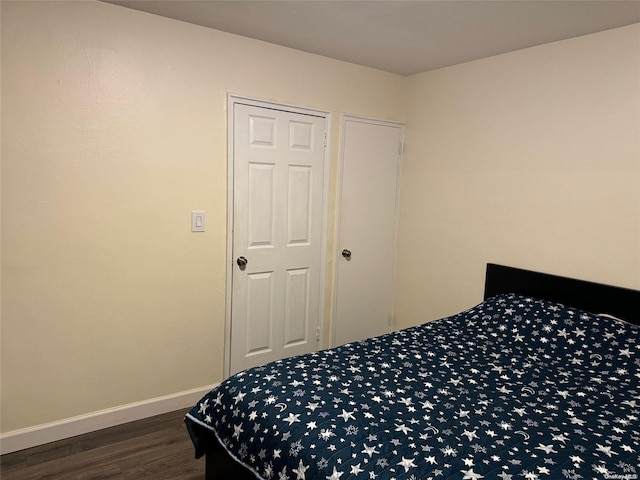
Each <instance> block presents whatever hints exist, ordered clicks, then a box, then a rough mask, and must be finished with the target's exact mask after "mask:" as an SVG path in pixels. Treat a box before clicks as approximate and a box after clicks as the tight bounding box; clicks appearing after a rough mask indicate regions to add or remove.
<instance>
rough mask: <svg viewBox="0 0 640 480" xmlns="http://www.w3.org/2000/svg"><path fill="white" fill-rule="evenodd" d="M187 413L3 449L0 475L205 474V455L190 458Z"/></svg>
mask: <svg viewBox="0 0 640 480" xmlns="http://www.w3.org/2000/svg"><path fill="white" fill-rule="evenodd" d="M185 413H186V411H177V412H171V413H166V414H164V415H158V416H155V417H150V418H147V419H144V420H139V421H136V422H131V423H127V424H124V425H119V426H116V427H111V428H107V429H104V430H99V431H97V432H91V433H87V434H85V435H80V436H77V437H73V438H69V439H65V440H60V441H58V442H53V443H49V444H46V445H41V446H38V447H33V448H28V449H26V450H21V451H19V452H14V453H9V454H6V455H2V456H1V457H0V478H1V479H2V480H40V479H43V480H44V479H46V480H58V479H60V480H62V479H65V480H67V479H69V480H76V479H77V480H80V479H82V480H90V479H91V480H93V479H101V480H107V479H109V480H145V479H163V480H166V479H181V480H203V479H204V459H203V458H201V459H199V460H195V459H194V456H193V455H194V449H193V445H192V444H191V440H190V439H189V435H188V434H187V430H186V428H185V425H184V421H183V418H184V415H185Z"/></svg>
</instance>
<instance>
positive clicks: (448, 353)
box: [187, 295, 640, 480]
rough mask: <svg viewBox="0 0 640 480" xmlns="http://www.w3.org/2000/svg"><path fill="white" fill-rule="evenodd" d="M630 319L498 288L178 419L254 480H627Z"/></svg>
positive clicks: (248, 384)
mask: <svg viewBox="0 0 640 480" xmlns="http://www.w3.org/2000/svg"><path fill="white" fill-rule="evenodd" d="M639 339H640V328H639V327H637V326H633V325H630V324H627V323H623V322H620V321H616V320H614V319H609V318H603V317H598V316H595V315H593V314H589V313H585V312H582V311H579V310H575V309H571V308H566V307H564V306H562V305H559V304H553V303H548V302H545V301H540V300H534V299H531V298H526V297H521V296H515V295H500V296H497V297H494V298H492V299H489V300H487V301H485V302H483V303H481V304H480V305H478V306H476V307H474V308H472V309H470V310H467V311H466V312H463V313H460V314H458V315H455V316H452V317H448V318H444V319H442V320H438V321H435V322H430V323H427V324H424V325H420V326H417V327H413V328H409V329H407V330H403V331H399V332H395V333H392V334H388V335H384V336H381V337H376V338H371V339H368V340H365V341H363V342H359V343H351V344H347V345H344V346H342V347H339V348H334V349H331V350H325V351H320V352H317V353H312V354H308V355H304V356H300V357H293V358H289V359H285V360H281V361H277V362H273V363H270V364H268V365H265V366H262V367H258V368H253V369H250V370H246V371H244V372H241V373H238V374H237V375H235V376H233V377H231V378H229V379H227V380H226V381H224V382H223V383H222V384H221V385H220V386H218V387H217V388H216V389H214V390H213V391H211V392H210V393H209V394H208V395H206V396H205V397H204V398H203V399H202V400H201V401H200V402H198V404H197V405H196V406H194V408H193V409H192V410H191V411H190V413H189V414H188V415H187V421H188V422H194V423H197V424H199V425H200V426H202V427H204V428H206V429H208V430H210V431H211V432H213V433H214V434H215V435H216V436H217V438H218V439H219V440H220V442H221V443H222V444H223V446H224V447H225V448H226V449H227V450H228V452H229V453H230V454H231V455H232V456H234V457H235V458H236V459H237V460H239V461H240V462H241V463H243V464H244V465H245V466H247V467H249V468H250V469H251V470H253V471H254V472H255V474H256V476H257V477H258V478H262V479H277V480H287V479H292V480H325V479H326V480H352V479H357V480H359V479H379V480H383V479H384V480H393V479H397V480H400V479H406V480H409V479H411V480H426V479H448V478H456V479H474V480H475V479H481V478H485V479H502V480H521V479H525V480H527V479H528V480H536V479H565V478H566V479H607V478H640V465H639V463H640V460H639V458H640V453H639V452H640V447H639V446H638V445H640V340H639Z"/></svg>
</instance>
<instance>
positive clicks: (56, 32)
mask: <svg viewBox="0 0 640 480" xmlns="http://www.w3.org/2000/svg"><path fill="white" fill-rule="evenodd" d="M403 82H404V78H402V77H399V76H395V75H391V74H387V73H383V72H379V71H376V70H372V69H368V68H363V67H358V66H355V65H351V64H347V63H343V62H338V61H334V60H330V59H327V58H323V57H319V56H314V55H310V54H305V53H302V52H298V51H294V50H290V49H285V48H281V47H277V46H274V45H269V44H266V43H262V42H257V41H253V40H249V39H245V38H241V37H237V36H233V35H229V34H225V33H222V32H218V31H214V30H210V29H206V28H201V27H197V26H194V25H189V24H186V23H182V22H177V21H173V20H169V19H165V18H162V17H156V16H152V15H148V14H144V13H140V12H135V11H133V10H128V9H124V8H121V7H118V6H114V5H109V4H104V3H99V2H10V1H3V2H2V119H1V120H2V233H3V238H2V373H1V378H2V411H1V417H2V431H3V432H8V431H12V430H15V429H20V428H23V427H29V426H34V425H39V424H43V423H46V422H51V421H55V420H60V419H65V418H68V417H72V416H74V415H80V414H85V413H89V412H93V411H97V410H100V409H104V408H110V407H114V406H119V405H125V404H127V403H130V402H136V401H141V400H146V399H150V398H155V397H159V396H162V395H167V394H171V393H174V392H181V391H185V390H189V389H193V388H197V387H202V386H205V385H209V384H212V383H214V382H217V381H219V380H221V378H222V366H223V347H224V322H225V307H224V306H225V281H226V280H225V255H226V235H227V232H226V213H227V204H226V198H227V197H226V196H227V191H226V181H227V176H226V175H227V169H226V164H227V112H226V106H227V94H228V93H234V94H240V95H247V96H252V97H259V98H263V99H269V100H276V101H280V102H285V103H289V104H296V105H300V106H307V107H313V108H318V109H321V110H328V111H331V112H332V114H333V120H334V121H333V126H332V131H331V134H332V144H331V164H332V170H331V178H332V182H331V185H332V186H331V198H330V201H331V206H330V209H331V210H330V211H331V213H330V219H329V222H330V232H329V239H330V240H332V238H333V219H334V215H333V210H334V209H335V176H336V165H337V160H338V151H339V148H338V143H339V139H338V133H339V132H338V126H339V115H340V113H342V112H347V113H353V114H360V115H365V116H371V117H378V118H387V119H395V120H401V119H402V108H403V102H402V101H401V98H402V95H403V89H402V85H403ZM191 210H205V211H206V212H207V232H206V233H204V234H192V233H191V232H190V212H191ZM331 247H332V245H330V248H331ZM328 263H329V266H330V267H331V266H332V258H331V257H330V258H329V259H328ZM332 277H333V272H332V271H331V269H329V271H328V272H327V278H328V279H329V280H330V279H332ZM330 293H331V291H330V290H329V295H328V298H327V302H326V303H327V305H328V306H330V305H331V298H330Z"/></svg>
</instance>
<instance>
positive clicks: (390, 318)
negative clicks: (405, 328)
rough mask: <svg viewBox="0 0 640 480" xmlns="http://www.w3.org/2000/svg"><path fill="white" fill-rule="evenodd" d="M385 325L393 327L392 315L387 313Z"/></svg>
mask: <svg viewBox="0 0 640 480" xmlns="http://www.w3.org/2000/svg"><path fill="white" fill-rule="evenodd" d="M387 325H389V326H390V327H393V315H392V314H389V318H388V319H387Z"/></svg>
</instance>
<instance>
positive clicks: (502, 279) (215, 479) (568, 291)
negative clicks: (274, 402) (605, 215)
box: [195, 263, 640, 480]
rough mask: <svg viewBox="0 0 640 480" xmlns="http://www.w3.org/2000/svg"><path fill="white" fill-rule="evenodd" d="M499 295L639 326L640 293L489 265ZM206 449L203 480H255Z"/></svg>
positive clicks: (216, 450) (216, 447) (215, 445)
mask: <svg viewBox="0 0 640 480" xmlns="http://www.w3.org/2000/svg"><path fill="white" fill-rule="evenodd" d="M501 293H519V294H523V295H528V296H531V297H535V298H541V299H545V300H551V301H554V302H558V303H562V304H564V305H567V306H571V307H575V308H578V309H581V310H586V311H589V312H593V313H603V314H608V315H613V316H615V317H617V318H621V319H623V320H626V321H628V322H631V323H634V324H636V325H638V324H640V291H638V290H632V289H629V288H622V287H614V286H610V285H604V284H600V283H594V282H588V281H585V280H576V279H572V278H568V277H561V276H558V275H550V274H548V273H539V272H534V271H531V270H524V269H521V268H514V267H506V266H503V265H496V264H494V263H489V264H487V270H486V278H485V290H484V299H485V300H486V299H487V298H489V297H492V296H494V295H498V294H501ZM196 428H197V426H196ZM195 433H196V434H197V435H203V439H204V436H210V437H213V436H212V435H211V432H209V431H207V430H205V429H201V431H198V430H196V432H195ZM211 440H213V442H212V441H211ZM203 443H204V442H203ZM207 445H208V446H207V448H206V450H205V456H206V480H223V479H233V480H255V479H256V477H255V476H254V475H253V474H252V473H251V472H250V471H249V470H248V469H246V468H245V467H243V466H242V465H240V464H238V463H237V462H235V461H234V460H233V459H232V458H231V457H230V456H229V455H228V454H227V452H226V451H225V450H224V448H223V447H222V446H221V445H220V444H219V442H218V441H217V439H215V438H211V439H208V442H207Z"/></svg>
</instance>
